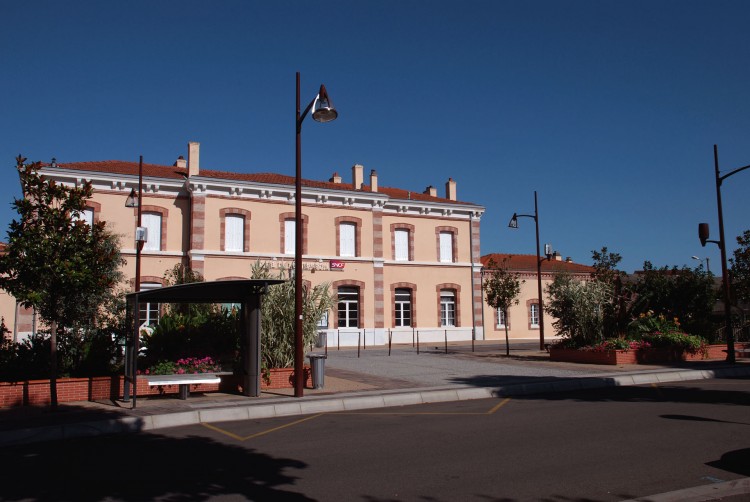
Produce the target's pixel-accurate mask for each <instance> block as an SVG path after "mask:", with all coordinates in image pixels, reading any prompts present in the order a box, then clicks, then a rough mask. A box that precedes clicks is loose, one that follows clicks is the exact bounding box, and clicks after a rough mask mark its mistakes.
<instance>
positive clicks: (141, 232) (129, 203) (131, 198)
mask: <svg viewBox="0 0 750 502" xmlns="http://www.w3.org/2000/svg"><path fill="white" fill-rule="evenodd" d="M141 200H143V155H141V156H140V159H139V160H138V193H136V191H135V188H132V189H131V190H130V195H128V198H127V200H126V201H125V207H132V208H138V210H137V212H136V214H137V215H138V216H137V219H136V227H135V291H136V293H137V292H138V291H140V290H141V250H142V249H143V245H144V244H145V243H146V239H147V235H146V229H145V228H143V227H142V226H141V217H142V208H141V206H142V204H141ZM140 307H141V306H140V305H138V304H136V305H135V312H134V320H133V323H134V325H135V328H134V330H133V347H132V352H133V353H132V355H131V357H130V359H131V361H130V363H131V367H130V368H129V370H130V376H131V377H132V379H133V407H135V401H136V397H135V394H136V390H137V389H136V378H135V375H136V370H137V369H138V367H137V366H138V342H139V339H138V337H139V330H140V324H141V322H140V314H141V308H140ZM126 361H127V349H126ZM126 365H127V362H126ZM129 384H130V382H129V381H128V379H127V378H126V379H125V389H124V393H123V400H124V401H126V402H127V401H129V400H130V396H129V394H130V388H129Z"/></svg>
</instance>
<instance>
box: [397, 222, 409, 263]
mask: <svg viewBox="0 0 750 502" xmlns="http://www.w3.org/2000/svg"><path fill="white" fill-rule="evenodd" d="M391 254H392V256H393V259H394V260H396V261H414V225H410V224H408V223H392V224H391Z"/></svg>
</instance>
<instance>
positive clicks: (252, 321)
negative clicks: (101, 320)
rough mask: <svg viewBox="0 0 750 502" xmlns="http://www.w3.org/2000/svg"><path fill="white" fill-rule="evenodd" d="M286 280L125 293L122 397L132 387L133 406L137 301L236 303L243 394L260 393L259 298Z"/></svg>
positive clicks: (247, 281) (242, 280)
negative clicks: (269, 288) (126, 317)
mask: <svg viewBox="0 0 750 502" xmlns="http://www.w3.org/2000/svg"><path fill="white" fill-rule="evenodd" d="M282 282H285V281H283V280H280V279H239V280H229V281H213V282H193V283H189V284H179V285H177V286H168V287H164V288H158V289H151V290H148V291H139V292H136V293H130V294H128V295H127V312H128V323H129V324H128V325H129V326H131V329H130V330H129V331H130V336H128V337H127V339H126V341H125V370H124V373H125V384H124V387H125V388H124V396H123V397H124V399H125V400H126V401H127V400H128V399H129V394H130V387H131V386H132V390H133V392H132V394H133V408H135V407H136V401H137V390H138V388H137V386H138V380H137V378H136V376H137V373H138V371H137V370H138V357H137V354H138V351H139V350H140V347H139V342H140V336H139V334H140V333H139V332H140V327H141V320H140V308H139V306H140V304H142V303H238V304H240V305H241V310H240V342H241V343H240V346H241V351H242V352H241V359H242V365H241V371H242V375H241V377H242V393H243V395H245V396H249V397H258V396H260V381H261V371H260V368H261V366H260V334H261V315H260V308H261V305H262V298H263V295H264V294H265V293H267V292H268V287H269V286H273V285H275V284H280V283H282Z"/></svg>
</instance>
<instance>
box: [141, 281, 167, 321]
mask: <svg viewBox="0 0 750 502" xmlns="http://www.w3.org/2000/svg"><path fill="white" fill-rule="evenodd" d="M160 287H162V286H161V284H159V283H158V282H142V283H141V291H151V290H153V289H159V288H160ZM138 310H139V312H140V317H139V321H140V323H141V326H142V327H145V326H156V325H157V324H159V319H161V305H160V304H158V303H153V302H145V303H141V304H139V305H138Z"/></svg>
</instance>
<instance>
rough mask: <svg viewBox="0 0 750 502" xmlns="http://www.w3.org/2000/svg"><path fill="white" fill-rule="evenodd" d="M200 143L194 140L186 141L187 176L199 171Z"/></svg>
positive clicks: (196, 173)
mask: <svg viewBox="0 0 750 502" xmlns="http://www.w3.org/2000/svg"><path fill="white" fill-rule="evenodd" d="M200 152H201V144H200V143H198V142H196V141H191V142H189V143H188V161H187V164H188V176H198V173H199V172H200V156H201V153H200Z"/></svg>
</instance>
